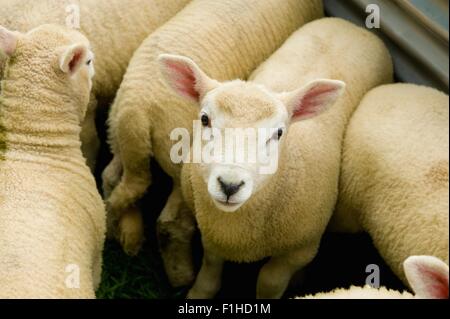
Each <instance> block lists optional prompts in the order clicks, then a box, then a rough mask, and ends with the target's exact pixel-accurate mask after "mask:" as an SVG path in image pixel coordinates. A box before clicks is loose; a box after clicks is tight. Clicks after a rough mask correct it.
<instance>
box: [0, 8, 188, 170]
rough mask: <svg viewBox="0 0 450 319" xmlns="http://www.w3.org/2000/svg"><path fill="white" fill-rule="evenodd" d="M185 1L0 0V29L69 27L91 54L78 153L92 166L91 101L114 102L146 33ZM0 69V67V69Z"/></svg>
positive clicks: (95, 149)
mask: <svg viewBox="0 0 450 319" xmlns="http://www.w3.org/2000/svg"><path fill="white" fill-rule="evenodd" d="M188 2H189V0H170V1H167V0H133V1H123V0H95V1H92V0H35V1H29V0H0V25H3V26H5V27H7V28H9V29H11V30H17V31H21V32H27V31H29V30H31V29H32V28H34V27H37V26H39V25H41V24H44V23H53V24H61V25H66V26H67V24H70V25H72V26H73V27H75V28H76V27H78V24H79V27H80V30H81V31H82V32H83V33H84V34H85V35H86V36H87V38H88V39H89V40H90V42H91V45H92V50H93V52H94V54H95V58H96V61H95V65H96V76H95V78H94V87H93V91H92V97H93V98H92V99H91V103H90V105H89V108H88V113H87V114H86V118H85V122H84V123H83V130H82V133H81V134H82V135H81V138H82V142H83V143H82V150H83V154H85V156H86V158H87V162H88V165H89V166H90V167H91V169H94V167H95V161H96V156H97V152H98V148H99V140H98V138H97V131H96V128H95V121H94V120H95V108H96V105H97V102H96V99H94V98H95V97H97V99H99V100H101V101H104V100H106V101H109V100H112V98H113V97H114V95H115V93H116V91H117V89H118V88H119V85H120V82H121V81H122V77H123V74H124V73H125V70H126V68H127V65H128V62H129V61H130V59H131V56H132V54H133V53H134V51H135V50H136V49H137V48H138V46H139V45H140V44H141V42H142V41H143V40H144V39H145V38H146V37H147V35H148V34H150V33H151V32H153V31H154V30H156V28H158V27H159V26H160V25H162V24H164V23H165V22H166V21H167V20H168V19H169V18H171V17H172V16H174V15H175V14H176V13H177V12H178V11H179V10H181V9H182V8H183V7H184V6H185V5H186V4H187V3H188ZM0 69H1V67H0ZM0 73H1V72H0Z"/></svg>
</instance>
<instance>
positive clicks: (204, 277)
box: [187, 247, 224, 299]
mask: <svg viewBox="0 0 450 319" xmlns="http://www.w3.org/2000/svg"><path fill="white" fill-rule="evenodd" d="M223 263H224V259H223V258H222V257H220V256H218V255H216V254H215V253H213V252H212V251H211V250H209V249H207V248H206V247H204V252H203V262H202V267H201V268H200V272H199V273H198V275H197V278H196V279H195V283H194V285H193V286H192V288H191V290H189V293H188V295H187V298H188V299H210V298H214V296H215V295H216V294H217V292H218V291H219V289H220V286H221V284H222V269H223Z"/></svg>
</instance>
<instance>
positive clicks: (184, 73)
mask: <svg viewBox="0 0 450 319" xmlns="http://www.w3.org/2000/svg"><path fill="white" fill-rule="evenodd" d="M166 66H167V68H169V69H170V71H171V73H172V74H173V75H175V76H174V77H173V78H172V81H174V82H173V85H174V86H175V88H176V89H177V90H178V92H179V93H180V94H182V95H184V96H187V97H189V98H192V99H194V100H196V101H198V100H199V99H200V94H199V92H198V91H197V90H196V89H195V82H196V78H195V75H194V72H193V71H192V69H191V68H190V67H188V66H186V65H183V64H180V63H176V62H166Z"/></svg>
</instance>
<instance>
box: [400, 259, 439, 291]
mask: <svg viewBox="0 0 450 319" xmlns="http://www.w3.org/2000/svg"><path fill="white" fill-rule="evenodd" d="M403 268H404V270H405V275H406V279H407V280H408V282H409V284H410V286H411V288H412V289H413V291H414V293H415V294H416V296H417V297H419V298H425V299H446V298H448V265H447V264H446V263H444V262H443V261H442V260H440V259H438V258H436V257H433V256H411V257H408V258H407V259H406V260H405V262H404V263H403Z"/></svg>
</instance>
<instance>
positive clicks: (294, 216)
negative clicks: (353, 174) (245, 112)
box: [182, 18, 393, 262]
mask: <svg viewBox="0 0 450 319" xmlns="http://www.w3.org/2000/svg"><path fill="white" fill-rule="evenodd" d="M342 52H345V55H344V54H342ZM330 61H336V63H330ZM349 70H351V72H349ZM392 73H393V71H392V62H391V58H390V56H389V53H388V51H387V49H386V47H385V46H384V44H383V43H382V41H381V40H380V39H378V38H377V37H376V36H374V35H372V34H371V33H369V32H368V31H366V30H364V29H362V28H359V27H356V26H355V25H353V24H351V23H349V22H346V21H345V20H342V19H337V18H324V19H320V20H316V21H314V22H311V23H308V24H307V25H305V26H304V27H302V28H300V29H299V30H298V31H297V32H295V33H294V34H293V35H292V36H291V37H290V38H289V39H288V40H287V41H286V42H285V44H284V45H283V46H282V47H281V48H280V49H279V50H278V51H276V52H275V53H274V54H273V55H272V56H271V57H270V58H269V59H268V60H267V61H266V62H265V63H263V64H262V65H261V66H260V67H259V68H258V69H257V70H256V71H255V72H254V73H253V74H252V76H251V77H250V80H251V81H253V82H255V83H257V84H262V85H264V86H266V87H267V88H269V89H272V90H274V91H277V92H283V91H291V90H294V89H296V88H299V87H301V86H302V85H305V84H306V83H308V82H309V81H311V80H314V79H317V78H328V79H339V80H342V81H344V82H345V83H346V84H347V86H346V87H347V89H346V92H345V93H344V94H343V96H341V97H340V98H339V100H338V102H337V103H336V104H335V105H334V106H332V107H331V109H330V110H328V111H327V112H326V113H324V114H322V115H320V116H318V117H316V118H314V119H311V120H306V121H301V122H298V123H296V124H294V125H292V126H291V127H290V129H289V131H288V136H287V140H286V141H285V145H283V149H282V150H281V153H280V159H279V167H278V171H277V173H276V175H274V176H273V177H272V179H271V181H270V184H268V185H266V186H265V187H264V188H263V189H261V190H260V191H259V192H258V193H256V194H254V195H253V197H251V198H250V199H249V200H248V202H246V203H245V204H244V206H242V207H241V208H240V209H238V210H237V211H236V212H234V213H233V214H226V213H223V212H222V211H220V210H219V209H218V208H216V206H215V205H214V203H213V202H212V200H211V198H210V196H209V194H208V191H207V188H206V185H205V183H204V181H203V179H202V177H201V174H199V172H198V170H196V168H195V165H188V164H187V165H185V166H184V168H183V175H182V186H183V193H184V195H185V198H186V201H187V202H188V204H189V205H190V206H191V207H192V208H194V211H195V213H196V219H197V222H198V226H199V229H200V231H201V233H202V239H203V242H207V243H208V246H210V247H214V250H215V251H216V253H217V254H218V255H220V256H222V257H224V258H226V259H227V260H232V261H238V262H250V261H255V260H260V259H262V258H264V257H267V256H274V255H282V254H283V253H286V252H287V251H289V250H290V249H293V248H294V247H299V246H301V245H309V244H311V243H317V242H318V241H319V240H320V238H321V236H322V233H323V232H324V230H325V227H326V225H327V223H328V221H329V219H330V217H331V214H332V212H333V209H334V206H335V203H336V200H337V189H338V179H339V171H340V161H341V144H342V141H343V134H344V129H345V127H346V124H347V121H348V119H349V118H350V116H351V114H352V112H353V110H354V109H355V108H356V106H357V105H358V103H359V101H360V100H361V99H362V97H363V96H364V94H365V93H366V92H367V91H369V90H370V89H371V88H373V87H376V86H378V85H380V84H383V83H389V82H391V81H392Z"/></svg>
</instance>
